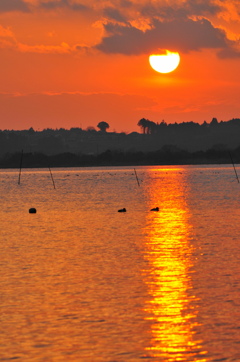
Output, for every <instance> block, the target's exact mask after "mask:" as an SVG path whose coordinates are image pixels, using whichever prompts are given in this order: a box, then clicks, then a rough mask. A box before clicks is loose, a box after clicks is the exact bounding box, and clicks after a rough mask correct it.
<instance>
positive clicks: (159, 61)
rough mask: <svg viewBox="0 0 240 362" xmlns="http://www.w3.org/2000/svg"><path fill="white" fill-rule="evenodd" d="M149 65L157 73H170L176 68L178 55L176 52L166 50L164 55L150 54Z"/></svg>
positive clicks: (178, 61)
mask: <svg viewBox="0 0 240 362" xmlns="http://www.w3.org/2000/svg"><path fill="white" fill-rule="evenodd" d="M149 63H150V65H151V67H152V68H153V69H154V70H156V71H157V72H159V73H170V72H172V71H173V70H175V69H176V68H177V67H178V65H179V63H180V55H179V54H178V53H177V52H170V51H169V50H166V54H151V55H150V56H149Z"/></svg>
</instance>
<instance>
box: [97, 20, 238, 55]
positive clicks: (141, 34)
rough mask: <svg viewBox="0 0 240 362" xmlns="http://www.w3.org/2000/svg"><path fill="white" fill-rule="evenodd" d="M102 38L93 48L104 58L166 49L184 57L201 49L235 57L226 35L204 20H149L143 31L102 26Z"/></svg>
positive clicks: (134, 28) (128, 26)
mask: <svg viewBox="0 0 240 362" xmlns="http://www.w3.org/2000/svg"><path fill="white" fill-rule="evenodd" d="M104 28H105V32H106V36H105V37H103V38H102V41H101V42H100V43H99V44H97V45H96V46H95V48H96V49H98V50H100V51H101V52H103V53H108V54H111V53H112V54H125V55H139V54H149V53H154V52H156V51H157V50H159V49H170V50H174V51H179V52H183V53H187V52H190V51H199V50H202V49H216V50H221V51H222V52H224V53H226V52H227V51H228V50H229V53H230V50H231V54H232V55H233V54H235V55H236V52H235V51H234V42H233V41H230V40H228V39H227V35H226V33H225V32H224V31H223V30H222V29H220V28H215V27H214V26H213V25H212V24H211V22H210V21H209V20H207V19H205V18H202V19H197V20H193V19H188V18H186V17H184V18H178V19H173V20H170V21H161V20H159V19H156V18H155V19H153V20H152V26H151V28H150V29H147V30H146V31H143V30H140V29H138V28H136V27H134V26H132V25H130V24H127V25H122V24H121V25H120V24H113V23H110V22H109V23H107V24H105V25H104Z"/></svg>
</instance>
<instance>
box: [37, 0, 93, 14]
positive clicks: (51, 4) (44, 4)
mask: <svg viewBox="0 0 240 362" xmlns="http://www.w3.org/2000/svg"><path fill="white" fill-rule="evenodd" d="M39 6H40V7H41V8H43V9H46V10H54V9H57V8H64V7H67V8H69V9H72V10H77V11H84V10H87V9H88V7H87V6H86V5H83V4H81V3H78V2H70V1H69V0H50V1H47V0H45V1H44V0H43V1H41V2H40V4H39Z"/></svg>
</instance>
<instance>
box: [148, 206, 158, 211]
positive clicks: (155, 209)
mask: <svg viewBox="0 0 240 362" xmlns="http://www.w3.org/2000/svg"><path fill="white" fill-rule="evenodd" d="M150 211H159V207H154V208H153V209H151V210H150Z"/></svg>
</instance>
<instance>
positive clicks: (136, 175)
mask: <svg viewBox="0 0 240 362" xmlns="http://www.w3.org/2000/svg"><path fill="white" fill-rule="evenodd" d="M134 172H135V176H136V180H137V183H138V186H140V183H139V180H138V177H137V172H136V170H135V168H134Z"/></svg>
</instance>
